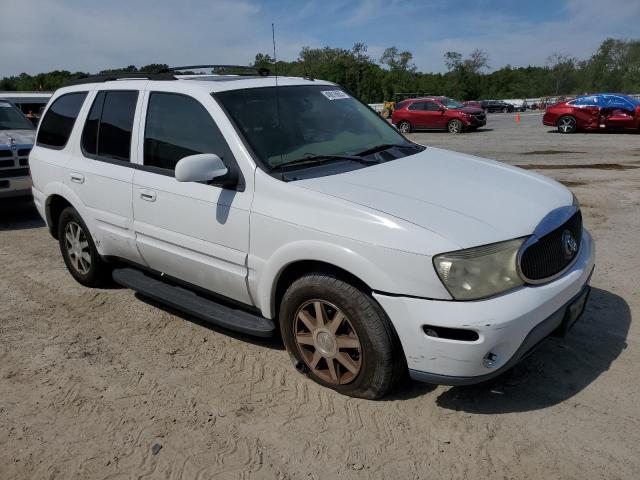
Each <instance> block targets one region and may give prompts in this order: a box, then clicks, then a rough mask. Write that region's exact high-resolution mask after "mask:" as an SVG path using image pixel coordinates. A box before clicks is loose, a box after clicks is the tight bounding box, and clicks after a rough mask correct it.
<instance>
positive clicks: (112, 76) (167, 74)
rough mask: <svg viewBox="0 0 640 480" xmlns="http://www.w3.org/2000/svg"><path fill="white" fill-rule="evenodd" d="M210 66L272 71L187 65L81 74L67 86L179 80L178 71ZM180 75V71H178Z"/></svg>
mask: <svg viewBox="0 0 640 480" xmlns="http://www.w3.org/2000/svg"><path fill="white" fill-rule="evenodd" d="M203 68H208V69H211V71H212V72H214V71H215V72H216V74H218V72H222V71H224V70H230V69H238V70H243V72H240V73H233V75H240V76H259V77H268V76H269V75H270V74H271V71H270V70H269V69H268V68H262V67H248V66H246V65H188V66H185V67H170V68H161V69H159V70H155V71H153V72H116V73H100V74H98V75H81V76H79V77H76V78H73V79H71V80H69V81H68V82H67V83H66V84H65V86H70V85H82V84H85V83H102V82H110V81H114V80H127V79H147V80H177V77H176V72H180V71H182V70H197V69H203ZM178 75H179V73H178Z"/></svg>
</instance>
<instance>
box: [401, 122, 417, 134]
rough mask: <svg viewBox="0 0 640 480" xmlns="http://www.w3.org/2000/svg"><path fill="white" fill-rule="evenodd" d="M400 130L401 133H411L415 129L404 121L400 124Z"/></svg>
mask: <svg viewBox="0 0 640 480" xmlns="http://www.w3.org/2000/svg"><path fill="white" fill-rule="evenodd" d="M398 130H400V133H411V131H412V130H413V127H412V126H411V124H410V123H409V122H407V121H406V120H402V121H401V122H400V123H399V124H398Z"/></svg>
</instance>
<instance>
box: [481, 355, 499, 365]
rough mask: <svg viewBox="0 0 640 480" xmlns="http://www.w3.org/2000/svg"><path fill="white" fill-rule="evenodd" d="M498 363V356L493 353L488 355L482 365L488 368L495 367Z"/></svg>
mask: <svg viewBox="0 0 640 480" xmlns="http://www.w3.org/2000/svg"><path fill="white" fill-rule="evenodd" d="M496 363H498V355H497V354H495V353H493V352H489V353H487V354H486V355H485V356H484V358H483V359H482V364H483V365H484V366H485V367H487V368H493V367H495V366H496Z"/></svg>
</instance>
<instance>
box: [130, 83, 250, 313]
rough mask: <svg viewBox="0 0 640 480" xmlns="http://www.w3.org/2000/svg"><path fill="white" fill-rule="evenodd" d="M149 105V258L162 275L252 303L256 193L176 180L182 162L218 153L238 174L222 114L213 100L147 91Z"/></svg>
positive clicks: (142, 219) (139, 222) (138, 194)
mask: <svg viewBox="0 0 640 480" xmlns="http://www.w3.org/2000/svg"><path fill="white" fill-rule="evenodd" d="M205 105H207V106H206V107H205ZM145 106H146V112H147V113H146V119H145V124H144V125H143V126H142V128H141V130H140V134H141V136H142V142H141V143H142V159H143V162H142V163H143V165H139V166H138V169H137V170H136V171H135V174H134V178H133V215H134V228H135V230H136V242H137V245H138V248H139V250H140V252H141V254H142V256H143V257H144V259H145V261H146V263H147V264H148V265H149V266H150V267H151V268H152V269H154V270H156V271H158V272H161V273H163V274H167V275H169V276H171V277H174V278H177V279H180V280H183V281H186V282H189V283H191V284H194V285H197V286H199V287H202V288H205V289H207V290H209V291H212V292H214V293H217V294H220V295H223V296H225V297H228V298H232V299H234V300H237V301H240V302H243V303H246V304H251V303H252V301H251V298H250V296H249V293H248V289H247V283H246V278H247V267H246V261H247V253H248V249H249V208H250V205H251V198H252V194H253V192H252V190H251V189H246V190H245V191H240V190H238V189H234V190H231V189H224V188H220V187H217V186H213V185H208V184H206V183H196V182H188V183H181V182H178V181H177V180H176V179H175V177H174V170H175V166H176V164H177V162H178V161H179V160H180V159H182V158H184V157H186V156H189V155H195V154H199V153H215V154H216V155H218V156H219V157H220V158H222V160H223V161H224V162H225V164H226V165H227V166H228V167H230V168H237V164H236V161H235V158H234V155H233V153H232V151H231V149H230V147H229V145H228V143H227V141H226V140H225V138H224V136H223V135H222V133H221V132H220V129H219V128H218V125H216V122H215V121H214V120H213V117H212V114H214V115H223V114H222V112H221V111H220V109H219V107H218V106H217V105H216V104H215V102H214V100H213V99H212V98H211V97H210V96H206V95H205V96H203V97H202V98H195V97H191V96H186V95H181V94H175V93H170V92H147V94H146V99H145Z"/></svg>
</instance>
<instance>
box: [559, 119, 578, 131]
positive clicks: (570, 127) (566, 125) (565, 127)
mask: <svg viewBox="0 0 640 480" xmlns="http://www.w3.org/2000/svg"><path fill="white" fill-rule="evenodd" d="M576 127H577V124H576V119H575V118H573V117H572V116H570V115H565V116H564V117H560V119H559V120H558V131H559V132H560V133H573V132H575V131H576Z"/></svg>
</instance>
